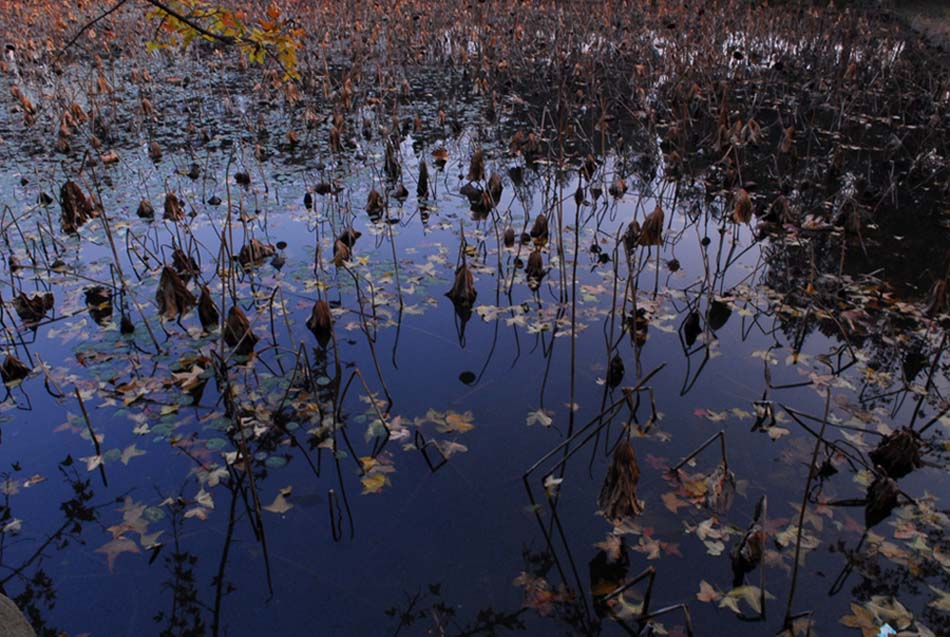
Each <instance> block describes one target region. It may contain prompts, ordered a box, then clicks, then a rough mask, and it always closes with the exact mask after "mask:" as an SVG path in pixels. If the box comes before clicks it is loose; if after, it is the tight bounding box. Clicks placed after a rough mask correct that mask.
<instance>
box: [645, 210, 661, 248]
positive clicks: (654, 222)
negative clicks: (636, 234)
mask: <svg viewBox="0 0 950 637" xmlns="http://www.w3.org/2000/svg"><path fill="white" fill-rule="evenodd" d="M664 218H665V215H664V214H663V208H661V207H660V206H659V205H657V207H656V208H654V209H653V212H651V213H650V214H648V215H647V216H646V219H644V220H643V228H641V230H640V239H639V243H640V245H642V246H661V245H663V220H664Z"/></svg>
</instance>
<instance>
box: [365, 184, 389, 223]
mask: <svg viewBox="0 0 950 637" xmlns="http://www.w3.org/2000/svg"><path fill="white" fill-rule="evenodd" d="M385 208H386V203H385V202H384V201H383V196H382V195H381V194H379V191H378V190H376V189H375V188H373V189H372V190H370V191H369V196H368V197H367V198H366V212H367V213H369V216H370V218H371V219H372V220H373V221H376V220H377V219H379V217H380V215H382V214H383V210H385Z"/></svg>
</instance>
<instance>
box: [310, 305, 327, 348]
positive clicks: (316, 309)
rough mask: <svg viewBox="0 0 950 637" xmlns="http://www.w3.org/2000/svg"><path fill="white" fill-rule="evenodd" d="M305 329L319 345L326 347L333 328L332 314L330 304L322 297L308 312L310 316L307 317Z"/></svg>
mask: <svg viewBox="0 0 950 637" xmlns="http://www.w3.org/2000/svg"><path fill="white" fill-rule="evenodd" d="M307 329H309V330H310V331H311V332H312V333H313V335H314V336H315V337H316V338H317V342H318V343H320V346H321V347H326V346H327V343H329V342H330V336H331V334H332V329H333V314H331V313H330V305H329V304H328V303H327V302H326V301H324V300H323V299H319V300H318V301H317V302H316V303H314V304H313V310H312V311H311V312H310V318H308V319H307Z"/></svg>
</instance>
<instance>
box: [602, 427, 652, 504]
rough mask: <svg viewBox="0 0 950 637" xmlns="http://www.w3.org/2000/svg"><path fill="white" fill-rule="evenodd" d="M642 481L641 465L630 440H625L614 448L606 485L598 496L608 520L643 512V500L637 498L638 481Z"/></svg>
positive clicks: (605, 481)
mask: <svg viewBox="0 0 950 637" xmlns="http://www.w3.org/2000/svg"><path fill="white" fill-rule="evenodd" d="M639 482H640V467H639V466H637V458H636V455H635V454H634V452H633V445H632V444H630V441H629V440H623V441H622V442H620V443H619V444H618V445H617V448H616V449H614V453H613V457H612V458H611V460H610V467H608V468H607V476H606V477H605V478H604V485H603V487H601V489H600V497H598V498H597V506H598V507H600V510H601V512H603V514H604V517H605V518H607V519H608V520H623V519H625V518H631V517H636V516H638V515H640V514H641V513H643V509H644V503H643V500H640V499H639V498H637V483H639Z"/></svg>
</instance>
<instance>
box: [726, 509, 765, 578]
mask: <svg viewBox="0 0 950 637" xmlns="http://www.w3.org/2000/svg"><path fill="white" fill-rule="evenodd" d="M767 507H768V500H767V499H766V497H765V496H764V495H763V496H762V497H761V498H759V502H758V503H757V504H756V505H755V515H754V516H753V518H752V523H751V524H750V525H749V528H748V529H747V530H746V532H745V535H743V536H742V539H741V540H739V542H738V543H737V544H735V545H734V546H733V547H732V553H731V555H730V557H731V558H732V576H733V581H732V586H733V588H735V587H738V586H742V581H743V580H744V579H745V576H746V573H748V572H749V571H751V570H752V569H754V568H755V567H756V566H758V565H759V563H760V562H761V561H762V556H763V555H764V554H765V545H766V540H767V539H768V535H767V531H766V516H767Z"/></svg>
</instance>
